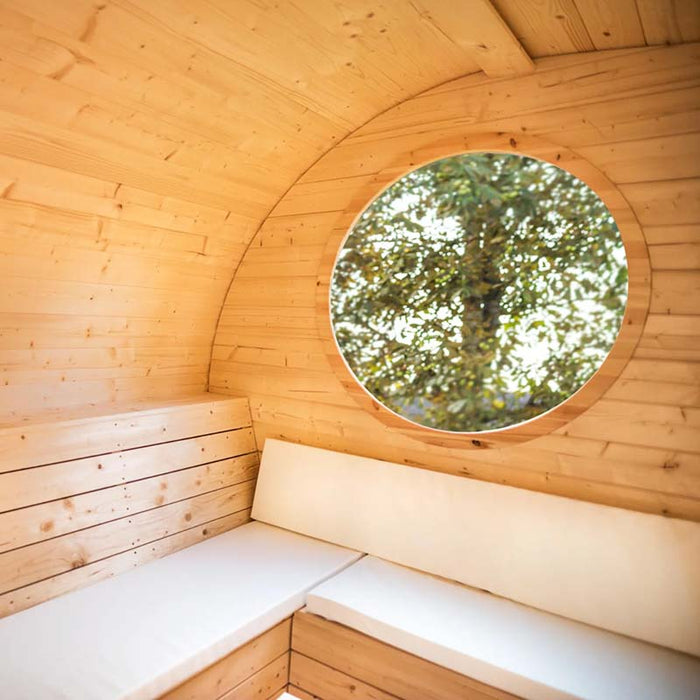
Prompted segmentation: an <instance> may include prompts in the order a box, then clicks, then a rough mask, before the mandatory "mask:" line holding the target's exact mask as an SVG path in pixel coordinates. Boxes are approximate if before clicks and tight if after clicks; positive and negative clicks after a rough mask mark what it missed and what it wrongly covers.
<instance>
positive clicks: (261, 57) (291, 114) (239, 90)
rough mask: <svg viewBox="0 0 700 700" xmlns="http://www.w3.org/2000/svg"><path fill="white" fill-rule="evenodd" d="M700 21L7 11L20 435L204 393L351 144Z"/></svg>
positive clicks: (5, 402) (626, 3) (521, 5)
mask: <svg viewBox="0 0 700 700" xmlns="http://www.w3.org/2000/svg"><path fill="white" fill-rule="evenodd" d="M457 6H458V7H457ZM456 8H457V9H456ZM494 8H495V9H494ZM697 8H698V4H697V2H696V1H695V0H615V2H610V0H566V1H565V2H564V1H563V0H557V1H556V2H554V1H552V2H542V1H538V2H533V1H532V0H493V4H490V3H489V2H488V0H472V2H469V3H459V2H456V0H455V2H454V3H452V2H448V1H447V0H413V1H412V2H406V0H382V2H381V3H378V2H376V1H375V0H340V1H338V2H329V1H328V0H304V2H302V3H299V2H292V1H291V0H281V1H280V2H274V3H263V2H255V1H254V0H104V2H102V1H100V0H51V1H50V2H49V1H48V0H0V422H3V421H4V422H7V421H11V420H19V419H21V418H22V417H24V416H36V415H38V414H39V413H40V412H43V411H51V410H54V409H65V408H66V407H73V406H75V407H80V406H86V405H89V404H120V405H125V404H129V403H130V402H132V401H133V402H138V401H141V400H145V399H159V398H173V397H175V396H185V395H187V394H191V393H196V392H199V391H202V390H204V389H205V388H206V385H207V376H208V370H209V362H210V355H211V345H212V339H213V337H214V332H215V328H216V324H217V319H218V316H219V312H220V309H221V306H222V304H223V301H224V299H225V296H226V290H227V288H228V286H229V283H230V281H231V278H232V276H233V273H234V271H235V269H236V267H237V265H238V263H239V261H240V259H241V255H242V253H243V251H244V250H245V247H246V245H247V244H248V243H249V241H250V240H251V238H252V236H253V234H254V233H255V231H256V230H257V228H258V226H259V224H260V223H261V222H262V220H263V219H264V218H265V216H266V215H267V214H268V213H269V211H270V210H271V208H272V207H273V206H274V205H275V203H276V202H277V201H278V199H279V198H280V197H281V196H282V194H283V193H284V192H285V191H286V190H287V188H288V187H289V186H290V185H291V184H292V183H293V182H294V181H295V180H296V179H297V178H298V177H299V176H300V174H301V173H302V172H303V171H304V170H305V169H306V168H307V167H308V166H309V165H310V164H311V163H312V162H313V161H314V160H315V159H317V158H318V157H319V155H321V154H322V153H324V152H325V151H326V150H328V149H329V148H331V147H332V145H333V144H334V143H336V142H338V141H340V140H341V139H342V138H343V137H344V136H346V135H347V134H348V133H350V132H352V131H353V130H354V129H356V128H357V127H358V126H360V125H361V124H363V123H364V122H366V121H367V120H368V119H371V118H372V117H374V116H375V115H376V114H379V113H380V112H382V111H383V110H386V109H387V108H389V107H391V106H393V105H395V104H398V103H400V102H402V101H404V100H406V99H407V98H409V97H411V96H413V95H416V94H418V93H419V92H421V91H423V90H426V89H428V88H431V87H433V86H435V85H438V84H440V83H443V82H444V81H447V80H452V79H454V78H456V77H457V76H463V75H466V74H470V73H476V72H478V71H479V70H480V69H483V70H484V71H486V73H487V74H489V75H508V74H514V73H520V72H528V71H531V70H532V69H533V66H532V63H531V61H530V58H529V57H528V53H529V55H530V56H533V57H538V56H544V55H552V54H554V55H556V54H568V53H574V52H581V51H592V50H594V49H603V48H618V47H627V46H645V45H654V44H666V43H676V42H683V41H693V40H698V39H700V17H699V16H698V15H699V12H698V9H697ZM496 10H497V12H496ZM499 13H500V15H499ZM504 20H505V21H504ZM583 82H585V81H583ZM589 82H591V83H595V82H596V78H595V77H591V78H590V79H589ZM581 84H582V83H581V82H579V83H577V86H578V85H581ZM631 97H632V99H636V98H634V96H631ZM513 99H520V96H517V97H516V96H513ZM526 101H527V100H526ZM635 104H636V103H635ZM471 109H472V110H473V111H474V110H476V111H478V110H479V109H481V107H480V106H479V105H473V106H472V107H471ZM524 109H529V108H528V107H524ZM630 109H634V107H631V108H630ZM627 112H628V113H630V110H627ZM482 116H483V117H486V115H485V114H484V115H482ZM482 121H483V119H482ZM380 123H381V122H380ZM553 128H555V129H556V128H557V127H556V126H555V127H553ZM601 128H605V124H602V125H601ZM604 142H609V140H605V139H604ZM335 176H336V177H338V174H337V173H336V175H335ZM279 211H280V210H278V213H279ZM308 225H309V224H307V227H308ZM266 235H269V226H268V234H266ZM249 262H251V261H250V260H249ZM250 270H251V268H250V266H249V265H247V266H246V272H245V274H249V273H250Z"/></svg>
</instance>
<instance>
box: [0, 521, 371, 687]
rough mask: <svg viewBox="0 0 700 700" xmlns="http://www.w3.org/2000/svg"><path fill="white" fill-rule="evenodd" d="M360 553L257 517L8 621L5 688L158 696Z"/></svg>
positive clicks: (283, 613)
mask: <svg viewBox="0 0 700 700" xmlns="http://www.w3.org/2000/svg"><path fill="white" fill-rule="evenodd" d="M359 556H360V555H359V554H357V553H355V552H351V551H349V550H347V549H342V548H340V547H336V546H335V545H331V544H327V543H325V542H319V541H318V540H313V539H310V538H308V537H303V536H302V535H297V534H295V533H291V532H287V531H285V530H280V529H278V528H275V527H270V526H269V525H264V524H263V523H249V524H248V525H244V526H242V527H240V528H237V529H235V530H231V531H230V532H226V533H224V534H222V535H219V536H217V537H213V538H211V539H210V540H207V541H205V542H201V543H200V544H197V545H194V546H193V547H190V548H188V549H184V550H182V551H180V552H177V553H176V554H172V555H170V556H168V557H165V558H163V559H159V560H157V561H154V562H152V563H150V564H147V565H145V566H141V567H139V568H137V569H134V570H133V571H130V572H128V573H125V574H122V575H120V576H118V577H115V578H113V579H109V580H106V581H102V582H100V583H97V584H95V585H93V586H90V587H88V588H83V589H81V590H78V591H74V592H72V593H69V594H67V595H65V596H62V597H60V598H55V599H54V600H50V601H48V602H46V603H43V604H42V605H39V606H37V607H35V608H31V609H29V610H25V611H23V612H20V613H17V614H15V615H12V616H10V617H7V618H5V619H3V620H0V649H2V654H0V688H1V689H2V690H0V695H1V696H2V697H4V698H12V700H24V699H26V700H48V699H49V698H50V699H54V698H66V699H69V700H78V699H79V700H92V699H95V700H107V699H110V700H111V699H112V698H115V699H116V698H154V697H157V696H158V695H160V694H161V693H163V692H165V691H166V690H168V689H170V688H172V687H174V686H176V685H178V684H179V683H181V682H182V681H184V680H185V679H186V678H188V677H190V676H192V675H194V674H195V673H198V672H199V671H201V670H202V669H204V668H206V667H207V666H209V665H210V664H212V663H214V662H215V661H217V660H218V659H220V658H222V657H223V656H225V655H226V654H228V653H229V652H231V651H232V650H233V649H235V648H236V647H238V646H240V645H241V644H244V643H245V642H247V641H248V640H250V639H252V638H253V637H255V636H257V635H258V634H260V633H262V632H264V631H265V630H267V629H269V628H270V627H272V626H274V625H275V624H277V623H278V622H280V621H281V620H283V619H284V618H285V617H288V616H289V615H291V614H292V613H293V612H294V611H295V610H297V609H298V608H300V607H301V606H302V605H303V603H304V597H305V594H306V592H307V591H308V590H309V589H310V588H311V587H313V586H314V585H316V584H317V583H319V582H321V581H323V580H324V579H325V578H327V577H328V576H331V575H333V574H334V573H336V572H337V571H339V570H341V569H342V568H344V567H346V566H347V565H348V564H350V563H351V562H353V561H355V560H356V559H357V558H358V557H359Z"/></svg>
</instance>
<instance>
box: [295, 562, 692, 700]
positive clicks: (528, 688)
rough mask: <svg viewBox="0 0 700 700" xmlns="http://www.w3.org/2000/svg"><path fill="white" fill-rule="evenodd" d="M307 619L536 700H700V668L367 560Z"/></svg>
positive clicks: (324, 587)
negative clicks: (328, 623) (350, 631)
mask: <svg viewBox="0 0 700 700" xmlns="http://www.w3.org/2000/svg"><path fill="white" fill-rule="evenodd" d="M306 605H307V610H308V611H309V612H312V613H315V614H317V615H321V616H323V617H325V618H327V619H329V620H334V621H336V622H339V623H341V624H343V625H346V626H348V627H352V628H354V629H356V630H358V631H360V632H363V633H365V634H368V635H370V636H372V637H374V638H376V639H379V640H381V641H383V642H386V643H387V644H391V645H392V646H395V647H398V648H400V649H404V650H405V651H408V652H410V653H412V654H416V655H417V656H420V657H422V658H424V659H427V660H429V661H432V662H434V663H436V664H439V665H440V666H445V667H446V668H450V669H452V670H454V671H457V672H459V673H462V674H464V675H467V676H470V677H472V678H475V679H477V680H479V681H482V682H484V683H488V684H490V685H492V686H495V687H497V688H500V689H502V690H506V691H509V692H511V693H514V694H515V695H519V696H521V697H526V698H532V699H533V700H538V699H541V700H551V699H553V698H591V699H596V700H598V699H599V700H611V699H612V698H615V700H627V699H629V700H642V699H643V698H648V699H649V700H659V699H660V698H664V700H672V699H676V698H678V699H681V698H683V699H684V700H685V699H687V700H697V698H698V697H699V695H698V693H700V659H697V658H695V657H691V656H687V655H685V654H681V653H679V652H674V651H670V650H668V649H664V648H661V647H657V646H654V645H651V644H646V643H645V642H640V641H638V640H635V639H630V638H629V637H623V636H620V635H617V634H614V633H612V632H606V631H604V630H601V629H597V628H595V627H590V626H589V625H585V624H582V623H580V622H574V621H572V620H568V619H566V618H563V617H559V616H557V615H552V614H550V613H546V612H542V611H540V610H535V609H534V608H529V607H527V606H524V605H520V604H518V603H513V602H512V601H509V600H505V599H503V598H498V597H496V596H493V595H490V594H488V593H486V592H484V591H478V590H476V589H473V588H468V587H466V586H462V585H459V584H456V583H452V582H448V581H444V580H442V579H438V578H435V577H433V576H430V575H428V574H423V573H421V572H418V571H414V570H411V569H406V568H404V567H402V566H398V565H396V564H391V563H389V562H386V561H383V560H381V559H376V558H375V557H365V558H363V559H361V560H360V561H358V562H357V563H355V564H353V565H352V566H351V567H349V568H348V569H346V570H345V571H343V572H341V573H340V574H338V575H337V576H335V577H333V578H331V579H329V580H328V581H326V582H325V583H322V584H321V585H320V586H318V587H317V588H315V589H313V590H312V591H311V592H310V593H309V594H308V595H307V599H306Z"/></svg>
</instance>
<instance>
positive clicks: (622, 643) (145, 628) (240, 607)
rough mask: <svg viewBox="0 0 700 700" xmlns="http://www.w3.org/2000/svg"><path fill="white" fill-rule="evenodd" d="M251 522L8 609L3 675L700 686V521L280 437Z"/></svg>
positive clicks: (197, 688) (321, 690) (6, 684)
mask: <svg viewBox="0 0 700 700" xmlns="http://www.w3.org/2000/svg"><path fill="white" fill-rule="evenodd" d="M252 516H253V518H255V519H256V520H257V521H258V522H254V523H250V524H248V525H243V526H241V527H237V528H236V529H234V530H232V531H230V532H227V533H224V534H221V535H218V536H216V537H212V538H210V539H207V540H206V541H204V542H200V543H199V544H196V545H194V546H191V547H188V548H186V549H183V550H182V551H179V552H177V553H175V554H171V555H170V556H167V557H165V558H162V559H159V560H157V561H152V562H151V563H149V564H146V565H144V566H140V567H138V568H136V569H134V570H132V571H128V572H127V573H121V574H120V575H119V576H116V577H113V578H110V579H109V580H106V581H102V582H101V583H98V584H96V585H94V586H91V587H87V588H83V589H81V590H76V591H73V592H71V593H69V594H67V595H63V596H61V597H58V598H55V599H53V600H50V601H48V602H45V603H43V604H41V605H38V606H36V607H33V608H31V609H27V610H24V611H23V612H19V613H18V614H16V615H12V616H10V617H7V618H5V619H4V620H0V646H1V647H2V648H3V650H5V649H7V650H8V651H7V653H4V654H3V656H2V657H0V685H1V686H2V687H3V689H4V690H6V689H10V693H11V695H10V696H11V697H12V698H13V700H15V699H17V700H20V699H21V698H31V699H32V700H42V698H61V697H71V698H72V697H76V698H77V697H79V698H99V700H102V699H108V698H109V699H111V698H154V697H158V696H161V695H163V694H165V695H163V696H164V697H168V698H170V699H171V700H176V699H182V698H202V699H206V698H226V700H241V699H245V698H252V697H256V698H273V697H276V696H277V695H279V694H280V693H281V692H282V691H283V690H284V689H286V688H287V684H288V683H290V684H291V685H290V686H289V687H290V688H291V691H292V692H293V693H294V695H296V696H298V697H299V698H302V699H304V700H306V699H307V698H322V699H323V700H335V699H336V698H345V697H355V698H357V697H360V698H362V697H364V698H379V699H380V700H389V699H390V698H395V697H399V698H406V699H407V700H408V699H415V700H424V699H427V698H432V699H434V700H447V699H449V700H452V699H454V700H456V699H457V698H460V699H461V698H510V697H515V696H524V697H532V698H563V697H567V698H569V697H600V698H609V697H615V698H624V697H635V698H643V697H649V698H658V697H659V692H663V694H664V695H663V696H664V697H665V698H696V697H697V693H696V690H697V688H698V687H700V659H698V658H696V657H697V655H698V654H699V653H700V638H699V634H700V626H698V624H697V622H698V619H699V613H700V599H699V596H698V591H700V564H699V563H698V559H697V556H696V555H697V553H698V552H699V551H700V526H698V525H697V524H695V523H690V522H686V521H676V520H671V519H665V518H661V517H658V516H652V515H643V514H640V513H633V512H629V511H624V510H619V509H615V508H608V507H605V506H598V505H592V504H588V503H582V502H577V501H570V500H568V499H563V498H558V497H554V496H548V495H544V494H538V493H532V492H527V491H523V490H519V489H513V488H509V487H502V486H497V485H493V484H487V483H482V482H476V481H473V480H468V479H461V478H458V477H453V476H449V475H444V474H438V473H433V472H428V471H425V470H417V469H409V468H407V467H404V466H401V465H394V464H389V463H385V462H378V461H376V460H370V459H364V458H361V457H355V456H350V455H344V454H339V453H334V452H329V451H326V450H319V449H315V448H310V447H304V446H299V445H292V444H289V443H284V442H280V441H275V440H268V441H267V442H266V445H265V449H264V452H263V461H262V465H261V467H260V474H259V478H258V483H257V486H256V489H255V500H254V503H253V510H252ZM362 553H367V554H369V556H365V557H362ZM437 577H442V578H437ZM32 585H34V584H32ZM485 590H488V591H491V593H487V592H485ZM304 605H306V609H305V610H303V611H301V612H300V608H302V607H303V606H304ZM292 615H293V618H292V619H290V618H291V616H292ZM290 635H291V641H290ZM633 638H636V639H633ZM640 640H644V641H640ZM290 644H291V655H290ZM659 644H661V645H662V646H665V647H668V648H661V647H660V646H658V645H659ZM672 649H673V650H672ZM693 655H695V656H693Z"/></svg>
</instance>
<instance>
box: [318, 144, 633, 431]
mask: <svg viewBox="0 0 700 700" xmlns="http://www.w3.org/2000/svg"><path fill="white" fill-rule="evenodd" d="M626 297H627V266H626V261H625V254H624V249H623V246H622V242H621V239H620V234H619V232H618V229H617V226H616V224H615V221H614V220H613V218H612V216H611V215H610V213H609V211H608V210H607V208H606V207H605V205H604V204H603V202H602V201H601V200H600V198H599V197H598V196H597V195H596V194H595V193H594V192H593V191H592V190H591V189H590V188H589V187H588V186H587V185H585V184H584V183H583V182H581V181H580V180H578V179H577V178H576V177H574V176H573V175H571V174H570V173H568V172H565V171H564V170H562V169H560V168H557V167H556V166H554V165H551V164H549V163H544V162H542V161H539V160H535V159H532V158H526V157H523V156H517V155H510V154H508V155H506V154H496V153H476V154H465V155H459V156H453V157H449V158H444V159H442V160H439V161H436V162H433V163H431V164H429V165H427V166H425V167H422V168H420V169H418V170H415V171H413V172H411V173H409V174H408V175H406V176H404V177H403V178H401V179H400V180H399V181H397V182H396V183H395V184H394V185H392V186H391V187H389V188H388V189H387V190H385V191H384V192H383V193H382V194H381V195H380V196H379V197H377V199H375V200H374V201H373V203H372V204H371V205H370V206H369V207H368V208H367V209H366V210H365V212H364V213H363V214H362V216H360V218H359V219H358V220H357V222H356V223H355V225H354V227H353V228H352V230H351V232H350V234H349V235H348V237H347V239H346V241H345V243H344V245H343V247H342V250H341V252H340V254H339V257H338V261H337V263H336V267H335V271H334V274H333V280H332V285H331V315H332V320H333V327H334V331H335V335H336V339H337V341H338V345H339V347H340V349H341V352H342V354H343V356H344V358H345V360H346V362H347V363H348V365H349V367H350V369H351V370H352V372H353V373H354V374H355V376H356V377H357V379H358V380H359V381H360V382H361V384H362V385H363V386H364V387H365V388H366V389H367V390H368V391H369V392H370V393H371V394H372V395H373V396H374V397H375V398H376V399H377V400H379V401H380V402H381V403H382V404H384V405H385V406H386V407H387V408H389V409H391V410H393V411H394V412H396V413H398V414H399V415H401V416H404V417H405V418H408V419H410V420H412V421H414V422H416V423H420V424H422V425H425V426H429V427H433V428H439V429H442V430H449V431H457V432H476V431H483V430H492V429H496V428H501V427H505V426H508V425H513V424H516V423H520V422H522V421H526V420H529V419H531V418H534V417H535V416H538V415H540V414H542V413H544V412H546V411H548V410H549V409H551V408H553V407H555V406H557V405H558V404H560V403H561V402H562V401H564V400H566V399H567V398H568V397H569V396H571V395H572V394H573V393H574V392H576V391H577V390H578V389H579V388H580V387H581V386H582V385H583V384H584V383H585V382H586V381H587V380H588V379H589V378H590V377H591V376H592V375H593V374H594V372H595V371H596V370H597V369H598V367H599V366H600V365H601V363H602V362H603V360H604V359H605V357H606V355H607V354H608V352H609V351H610V348H611V347H612V344H613V342H614V341H615V337H616V336H617V332H618V330H619V327H620V323H621V320H622V316H623V313H624V308H625V303H626Z"/></svg>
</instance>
